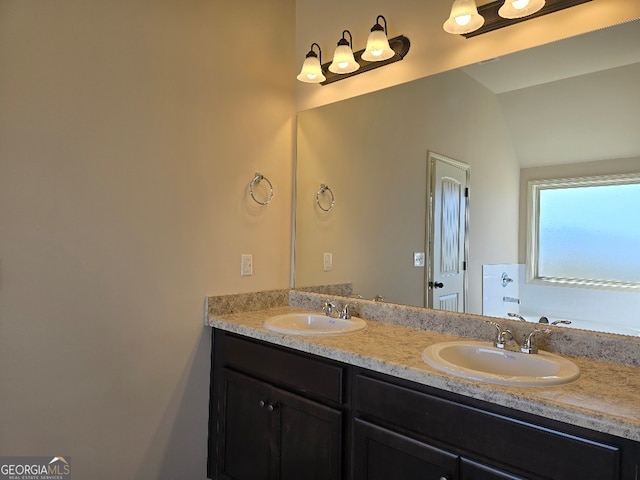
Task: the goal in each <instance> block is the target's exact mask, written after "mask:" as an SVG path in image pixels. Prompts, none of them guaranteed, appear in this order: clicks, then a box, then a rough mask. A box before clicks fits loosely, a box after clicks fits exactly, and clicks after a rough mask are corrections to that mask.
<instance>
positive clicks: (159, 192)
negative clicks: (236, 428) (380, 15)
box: [0, 0, 295, 480]
mask: <svg viewBox="0 0 640 480" xmlns="http://www.w3.org/2000/svg"><path fill="white" fill-rule="evenodd" d="M294 6H295V5H294V1H293V0H277V1H270V2H264V1H262V0H253V1H250V0H245V1H241V2H223V1H219V0H215V1H202V0H155V1H153V2H152V1H144V0H132V1H119V0H100V1H92V2H88V1H84V0H64V1H47V2H42V1H37V0H21V1H15V0H0V72H1V73H0V386H1V387H0V388H1V392H0V426H1V427H0V455H51V456H54V455H67V456H70V457H71V459H72V466H73V476H74V478H78V479H80V478H84V479H94V480H99V479H113V478H119V479H133V478H136V479H158V478H161V479H162V478H166V479H172V480H173V479H177V478H183V479H198V478H200V479H203V478H205V476H206V475H205V469H206V446H207V418H208V410H207V408H208V373H209V352H210V346H209V339H210V336H209V330H208V329H207V328H204V327H203V302H204V298H205V296H206V295H210V294H224V293H229V292H241V291H254V290H261V289H267V288H285V287H287V286H288V285H289V255H290V254H289V250H290V233H291V219H290V217H291V213H290V212H291V186H292V149H293V134H294V128H295V124H294V111H295V108H294V101H293V100H294V82H295V80H294V74H295V66H294V63H295V59H294V41H295V40H294V22H295V8H294ZM256 38H260V39H261V42H260V44H259V45H256V44H255V42H254V41H255V39H256ZM276 45H277V48H278V55H265V51H264V50H265V46H276ZM283 72H284V73H283ZM256 171H259V172H261V173H263V174H265V175H266V176H267V177H268V178H269V179H270V180H271V181H272V183H273V185H274V188H275V191H276V195H275V198H274V200H273V202H272V204H271V205H269V206H268V207H266V208H265V207H258V206H257V205H256V204H255V203H253V202H252V201H251V200H250V199H248V195H247V191H246V189H247V186H248V184H249V181H250V180H251V179H252V178H253V175H254V173H255V172H256ZM241 253H252V254H253V255H254V271H255V274H254V276H253V277H240V275H239V273H240V272H239V271H240V255H241Z"/></svg>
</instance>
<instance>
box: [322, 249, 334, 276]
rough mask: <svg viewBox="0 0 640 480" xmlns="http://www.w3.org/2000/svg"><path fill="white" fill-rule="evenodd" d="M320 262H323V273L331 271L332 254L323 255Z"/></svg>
mask: <svg viewBox="0 0 640 480" xmlns="http://www.w3.org/2000/svg"><path fill="white" fill-rule="evenodd" d="M322 260H323V265H324V271H325V272H328V271H330V270H331V268H333V254H332V253H325V254H323V255H322Z"/></svg>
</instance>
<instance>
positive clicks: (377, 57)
mask: <svg viewBox="0 0 640 480" xmlns="http://www.w3.org/2000/svg"><path fill="white" fill-rule="evenodd" d="M381 19H382V21H384V27H383V26H382V25H380V20H381ZM395 54H396V52H394V51H393V49H392V48H391V47H390V46H389V39H388V38H387V19H386V18H384V16H382V15H378V17H377V18H376V24H375V25H374V26H373V27H371V33H370V34H369V38H368V39H367V48H365V49H364V53H363V54H362V57H361V58H362V59H363V60H366V61H367V62H382V61H383V60H388V59H389V58H391V57H393V56H394V55H395Z"/></svg>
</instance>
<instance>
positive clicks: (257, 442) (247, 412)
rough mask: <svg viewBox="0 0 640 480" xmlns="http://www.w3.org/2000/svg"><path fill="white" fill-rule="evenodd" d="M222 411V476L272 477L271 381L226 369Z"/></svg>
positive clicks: (264, 479)
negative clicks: (260, 379) (261, 380)
mask: <svg viewBox="0 0 640 480" xmlns="http://www.w3.org/2000/svg"><path fill="white" fill-rule="evenodd" d="M221 381H222V385H221V388H220V395H221V398H220V407H219V408H220V410H219V414H218V430H219V431H218V439H219V445H218V452H217V455H218V465H217V475H218V478H228V479H233V480H268V479H269V478H270V470H271V468H272V465H271V458H272V445H271V443H270V440H271V422H272V416H273V415H272V412H270V411H269V409H268V408H267V406H268V405H269V400H270V396H271V388H270V386H269V385H268V384H265V383H262V382H259V381H257V380H254V379H252V378H250V377H246V376H244V375H241V374H238V373H235V372H232V371H230V370H227V369H223V370H222V378H221Z"/></svg>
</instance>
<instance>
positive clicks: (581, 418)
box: [206, 305, 640, 441]
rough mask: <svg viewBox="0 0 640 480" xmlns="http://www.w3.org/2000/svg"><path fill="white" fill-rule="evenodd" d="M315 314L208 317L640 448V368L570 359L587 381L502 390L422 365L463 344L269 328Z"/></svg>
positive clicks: (398, 333)
mask: <svg viewBox="0 0 640 480" xmlns="http://www.w3.org/2000/svg"><path fill="white" fill-rule="evenodd" d="M308 310H309V309H308V308H299V307H296V306H279V305H276V306H269V308H266V309H263V310H255V311H242V312H237V313H228V314H220V313H215V312H214V313H212V311H211V309H209V310H208V313H207V320H206V322H207V324H208V325H209V326H211V327H216V328H220V329H222V330H226V331H229V332H234V333H238V334H241V335H244V336H247V337H251V338H255V339H260V340H264V341H267V342H270V343H273V344H276V345H282V346H285V347H290V348H293V349H295V350H299V351H303V352H308V353H312V354H315V355H319V356H321V357H325V358H330V359H333V360H338V361H341V362H344V363H348V364H351V365H355V366H359V367H363V368H367V369H370V370H373V371H376V372H380V373H385V374H389V375H393V376H395V377H399V378H403V379H406V380H411V381H414V382H417V383H420V384H424V385H429V386H432V387H435V388H439V389H442V390H446V391H450V392H455V393H458V394H461V395H465V396H468V397H471V398H475V399H479V400H484V401H487V402H491V403H494V404H498V405H502V406H505V407H509V408H513V409H515V410H520V411H523V412H528V413H532V414H536V415H540V416H543V417H548V418H552V419H555V420H558V421H561V422H565V423H570V424H574V425H579V426H581V427H585V428H589V429H592V430H596V431H601V432H605V433H609V434H612V435H616V436H619V437H623V438H628V439H631V440H635V441H640V369H639V368H638V367H636V366H627V365H621V364H616V363H610V362H603V361H597V360H593V359H587V358H581V357H569V358H570V359H571V360H572V361H573V362H574V363H576V364H577V365H578V366H579V367H580V369H581V373H582V374H581V377H580V378H579V379H578V380H577V381H575V382H572V383H570V384H566V385H559V386H549V387H513V386H503V385H495V384H489V383H484V382H477V381H472V380H467V379H464V378H459V377H455V376H452V375H448V374H446V373H443V372H440V371H438V370H436V369H434V368H432V367H430V366H429V365H427V364H426V363H424V361H423V360H422V357H421V355H422V351H423V350H424V349H425V348H426V347H427V346H429V345H432V344H434V343H438V342H444V341H452V340H459V339H463V338H464V337H459V336H455V335H447V334H444V333H439V332H436V331H432V330H424V329H420V328H412V327H406V326H399V325H394V324H391V323H387V322H381V321H371V320H367V328H366V329H364V330H361V331H359V332H355V333H352V334H348V335H338V336H326V337H310V336H295V335H285V334H280V333H275V332H272V331H270V330H267V329H265V328H264V327H263V322H264V320H265V319H267V318H268V317H271V316H274V315H280V314H283V313H287V312H297V311H308ZM361 316H364V315H361ZM365 318H366V317H365ZM467 339H468V338H467Z"/></svg>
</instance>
